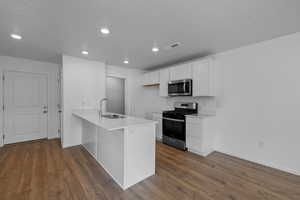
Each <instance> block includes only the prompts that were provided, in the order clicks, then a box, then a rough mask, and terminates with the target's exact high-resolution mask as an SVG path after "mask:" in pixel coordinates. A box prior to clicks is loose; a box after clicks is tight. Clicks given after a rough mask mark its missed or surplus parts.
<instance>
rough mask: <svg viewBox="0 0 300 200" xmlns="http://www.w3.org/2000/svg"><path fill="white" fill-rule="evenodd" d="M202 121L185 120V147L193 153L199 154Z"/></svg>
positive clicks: (195, 119)
mask: <svg viewBox="0 0 300 200" xmlns="http://www.w3.org/2000/svg"><path fill="white" fill-rule="evenodd" d="M202 128H203V127H202V120H200V119H198V118H186V146H187V148H188V149H189V150H190V151H192V152H195V153H201V151H202V144H201V141H202V140H203V138H202V135H203V130H202Z"/></svg>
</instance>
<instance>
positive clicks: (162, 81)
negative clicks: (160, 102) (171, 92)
mask: <svg viewBox="0 0 300 200" xmlns="http://www.w3.org/2000/svg"><path fill="white" fill-rule="evenodd" d="M169 80H170V71H169V69H162V70H160V71H159V96H161V97H167V96H168V82H169Z"/></svg>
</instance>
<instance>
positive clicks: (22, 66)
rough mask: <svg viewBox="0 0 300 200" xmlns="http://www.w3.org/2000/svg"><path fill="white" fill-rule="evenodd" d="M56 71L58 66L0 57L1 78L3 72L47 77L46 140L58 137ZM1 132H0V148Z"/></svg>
mask: <svg viewBox="0 0 300 200" xmlns="http://www.w3.org/2000/svg"><path fill="white" fill-rule="evenodd" d="M58 69H59V65H57V64H52V63H45V62H39V61H33V60H28V59H22V58H15V57H8V56H0V73H1V77H2V74H3V72H4V71H9V70H11V71H23V72H33V73H45V74H47V75H48V138H55V137H58V136H59V135H58V129H59V121H58V120H59V119H58V107H57V104H58V103H59V99H58V84H57V83H58V82H57V78H58ZM2 100H3V82H2V81H0V105H3V102H2ZM0 112H1V114H0V127H1V130H3V111H2V109H1V110H0ZM2 134H3V131H1V132H0V146H2V145H3V141H2Z"/></svg>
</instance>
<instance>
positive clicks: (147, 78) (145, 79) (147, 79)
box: [143, 73, 150, 85]
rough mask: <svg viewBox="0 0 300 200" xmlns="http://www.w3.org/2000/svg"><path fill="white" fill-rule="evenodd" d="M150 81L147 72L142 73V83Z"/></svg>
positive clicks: (145, 83) (146, 83)
mask: <svg viewBox="0 0 300 200" xmlns="http://www.w3.org/2000/svg"><path fill="white" fill-rule="evenodd" d="M149 82H150V78H149V73H144V74H143V85H148V84H149Z"/></svg>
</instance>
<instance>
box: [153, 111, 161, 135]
mask: <svg viewBox="0 0 300 200" xmlns="http://www.w3.org/2000/svg"><path fill="white" fill-rule="evenodd" d="M152 119H153V120H154V121H157V122H158V123H157V124H156V130H155V131H156V132H155V134H156V139H157V140H162V114H160V113H153V118H152Z"/></svg>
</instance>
